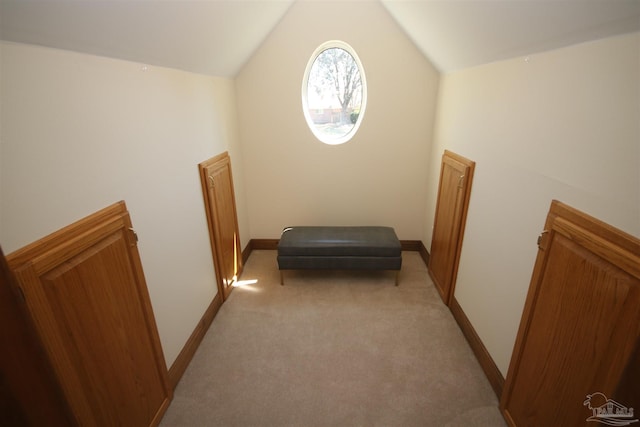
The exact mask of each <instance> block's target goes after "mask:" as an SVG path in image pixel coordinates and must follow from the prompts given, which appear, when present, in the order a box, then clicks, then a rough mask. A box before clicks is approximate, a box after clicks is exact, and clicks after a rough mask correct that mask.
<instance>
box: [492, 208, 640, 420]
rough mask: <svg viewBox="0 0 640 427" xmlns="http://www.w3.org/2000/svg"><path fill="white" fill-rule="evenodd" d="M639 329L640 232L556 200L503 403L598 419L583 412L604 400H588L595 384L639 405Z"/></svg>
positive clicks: (533, 414)
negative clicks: (635, 234) (638, 236)
mask: <svg viewBox="0 0 640 427" xmlns="http://www.w3.org/2000/svg"><path fill="white" fill-rule="evenodd" d="M639 338H640V241H639V240H638V239H636V238H634V237H632V236H629V235H627V234H625V233H623V232H621V231H619V230H616V229H614V228H613V227H611V226H608V225H606V224H604V223H602V222H601V221H598V220H596V219H594V218H592V217H589V216H587V215H585V214H583V213H581V212H579V211H577V210H575V209H573V208H570V207H569V206H566V205H564V204H562V203H560V202H557V201H554V202H553V203H552V205H551V209H550V211H549V214H548V217H547V221H546V225H545V231H544V232H543V234H542V235H541V237H540V240H539V251H538V256H537V259H536V263H535V267H534V271H533V275H532V279H531V285H530V288H529V292H528V295H527V300H526V304H525V308H524V312H523V315H522V321H521V323H520V329H519V331H518V336H517V339H516V343H515V348H514V352H513V355H512V358H511V365H510V367H509V372H508V374H507V379H506V382H505V387H504V391H503V394H502V398H501V402H500V406H501V409H502V411H503V414H504V416H505V419H506V420H507V422H508V423H509V424H510V425H512V426H519V427H524V426H586V425H594V423H593V422H589V421H587V418H589V417H591V416H593V415H594V411H595V410H596V407H597V406H599V405H600V404H603V403H604V402H605V401H604V400H603V398H602V396H599V395H598V398H599V399H600V400H601V401H600V402H596V401H595V400H596V399H594V401H591V400H589V395H594V394H596V393H601V394H602V395H603V396H606V398H607V399H613V400H616V401H617V402H618V403H619V404H620V405H624V406H626V407H627V408H636V411H637V410H638V409H640V401H639V399H640V396H639V395H638V393H637V390H638V383H640V378H639V377H638V375H639V373H640V371H639V368H638V366H636V364H637V363H638V341H639ZM631 390H635V391H636V392H635V394H634V393H632V392H630V391H631ZM617 399H620V400H617ZM638 415H640V414H638V413H636V416H635V417H631V418H627V420H629V419H636V420H637V419H638V418H639V417H638ZM618 421H620V422H622V421H624V419H623V418H618ZM595 424H598V423H595ZM609 425H625V424H609Z"/></svg>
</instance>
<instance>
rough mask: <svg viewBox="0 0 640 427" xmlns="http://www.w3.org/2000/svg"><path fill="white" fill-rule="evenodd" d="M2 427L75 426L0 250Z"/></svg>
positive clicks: (16, 284) (0, 390)
mask: <svg viewBox="0 0 640 427" xmlns="http://www.w3.org/2000/svg"><path fill="white" fill-rule="evenodd" d="M0 274H1V276H0V279H1V282H0V348H2V349H4V350H3V351H0V426H24V427H26V426H34V427H36V426H51V427H72V426H75V425H76V424H75V420H74V417H73V416H72V415H71V412H70V410H69V407H68V405H67V404H66V401H65V400H64V397H63V394H62V390H61V389H60V386H59V384H58V382H57V381H56V379H55V376H54V373H53V368H52V366H51V363H50V361H49V360H48V359H47V358H46V357H45V356H44V347H43V345H42V342H41V340H40V339H39V337H38V334H37V332H36V330H35V328H34V326H33V324H32V322H31V319H30V318H29V314H28V313H27V311H26V305H25V300H24V298H23V297H22V294H21V292H20V289H19V286H18V282H17V281H16V279H15V277H14V276H13V273H11V270H9V265H8V264H7V261H6V258H5V257H4V253H3V252H2V249H0Z"/></svg>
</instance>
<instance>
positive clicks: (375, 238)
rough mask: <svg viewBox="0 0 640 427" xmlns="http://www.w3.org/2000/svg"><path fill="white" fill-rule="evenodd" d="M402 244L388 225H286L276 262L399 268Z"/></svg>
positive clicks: (284, 265) (288, 265) (285, 267)
mask: <svg viewBox="0 0 640 427" xmlns="http://www.w3.org/2000/svg"><path fill="white" fill-rule="evenodd" d="M401 264H402V248H401V246H400V241H399V240H398V237H397V236H396V233H395V231H394V230H393V228H391V227H375V226H365V227H287V228H285V229H284V230H283V232H282V236H281V238H280V242H279V243H278V266H279V268H280V269H281V270H296V269H367V270H370V269H378V270H399V269H400V266H401Z"/></svg>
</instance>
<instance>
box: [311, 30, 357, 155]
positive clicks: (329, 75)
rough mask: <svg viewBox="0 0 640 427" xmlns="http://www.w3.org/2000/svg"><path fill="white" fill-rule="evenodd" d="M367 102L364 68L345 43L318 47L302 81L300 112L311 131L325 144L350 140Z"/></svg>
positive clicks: (335, 41)
mask: <svg viewBox="0 0 640 427" xmlns="http://www.w3.org/2000/svg"><path fill="white" fill-rule="evenodd" d="M366 103H367V84H366V80H365V76H364V69H363V68H362V64H361V63H360V59H359V58H358V56H357V55H356V53H355V51H354V50H353V49H352V48H351V46H349V45H348V44H346V43H344V42H341V41H337V40H333V41H329V42H326V43H323V44H321V45H320V46H319V47H318V48H317V49H316V50H315V52H313V55H311V59H309V62H308V64H307V68H306V70H305V72H304V78H303V80H302V109H303V111H304V117H305V119H306V120H307V124H308V125H309V128H310V129H311V132H313V134H314V135H315V136H316V138H318V139H319V140H320V141H322V142H324V143H326V144H332V145H336V144H342V143H344V142H347V141H348V140H350V139H351V138H352V137H353V135H355V133H356V132H357V130H358V127H360V123H362V118H363V116H364V110H365V106H366Z"/></svg>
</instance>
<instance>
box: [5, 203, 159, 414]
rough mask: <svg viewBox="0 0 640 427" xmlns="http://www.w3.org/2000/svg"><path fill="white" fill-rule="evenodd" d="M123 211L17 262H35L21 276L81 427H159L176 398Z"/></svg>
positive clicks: (18, 269) (20, 269)
mask: <svg viewBox="0 0 640 427" xmlns="http://www.w3.org/2000/svg"><path fill="white" fill-rule="evenodd" d="M121 209H123V210H122V211H120V212H118V213H117V214H116V216H115V217H114V218H111V219H110V220H108V221H104V222H100V223H99V224H95V225H90V226H88V227H84V228H85V231H84V232H83V233H79V234H76V235H75V237H73V238H71V239H67V240H65V239H63V238H60V237H61V236H60V235H59V236H58V237H56V238H54V239H48V240H47V239H44V240H45V241H44V242H43V243H42V244H41V245H40V246H42V247H44V248H45V249H39V248H38V247H37V245H36V246H35V247H33V248H32V250H31V251H29V250H27V251H26V253H22V254H20V256H17V257H16V260H17V259H18V258H22V259H25V258H26V257H27V255H28V253H29V252H31V253H33V255H34V256H33V257H32V258H31V259H30V261H28V262H26V263H24V264H22V265H19V266H16V270H15V273H16V277H17V278H18V281H19V282H20V286H21V287H22V289H23V291H24V294H25V297H26V301H27V306H28V309H29V312H30V314H31V316H32V318H33V319H34V323H35V324H36V328H37V329H38V332H39V335H40V336H41V338H42V340H43V343H44V345H45V347H46V350H47V353H48V356H49V358H50V359H51V360H52V364H53V366H54V370H55V371H56V376H57V379H58V381H59V382H60V384H61V387H62V389H63V391H64V394H65V397H66V399H67V401H68V402H69V406H70V407H71V410H72V412H73V413H74V416H75V417H76V418H77V420H78V423H79V424H80V425H87V426H107V425H123V426H124V425H126V426H140V427H142V426H149V425H157V423H159V421H160V418H161V416H162V414H163V413H164V411H165V410H166V408H167V406H168V404H169V400H170V398H171V392H170V389H169V386H168V377H167V371H166V365H165V362H164V356H163V355H162V350H161V348H160V343H159V338H158V336H157V330H156V325H155V320H154V319H153V313H152V311H151V306H150V302H149V297H148V293H147V290H146V284H145V282H144V276H143V274H142V269H141V264H140V263H139V255H138V253H137V249H136V238H135V235H134V233H133V232H132V231H131V229H130V221H129V218H128V214H127V213H126V211H124V209H125V207H124V205H122V206H121ZM79 227H80V228H82V226H79ZM69 234H70V235H73V233H69ZM61 235H62V236H64V233H61ZM52 243H54V244H52Z"/></svg>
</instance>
